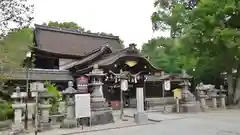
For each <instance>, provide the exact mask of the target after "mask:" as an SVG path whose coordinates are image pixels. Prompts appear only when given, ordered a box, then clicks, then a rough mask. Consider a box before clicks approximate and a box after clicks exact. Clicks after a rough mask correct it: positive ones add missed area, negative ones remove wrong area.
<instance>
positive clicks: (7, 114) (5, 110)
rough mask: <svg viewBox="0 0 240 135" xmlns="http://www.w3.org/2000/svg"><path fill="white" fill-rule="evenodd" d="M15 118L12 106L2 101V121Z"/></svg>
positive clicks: (0, 107)
mask: <svg viewBox="0 0 240 135" xmlns="http://www.w3.org/2000/svg"><path fill="white" fill-rule="evenodd" d="M12 118H13V109H12V107H11V104H9V103H7V102H5V101H0V121H4V120H8V119H12Z"/></svg>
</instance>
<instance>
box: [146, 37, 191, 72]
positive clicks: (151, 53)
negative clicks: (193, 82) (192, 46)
mask: <svg viewBox="0 0 240 135" xmlns="http://www.w3.org/2000/svg"><path fill="white" fill-rule="evenodd" d="M184 51H185V50H184V48H182V46H180V45H179V41H178V40H177V39H172V38H164V37H160V38H156V39H152V40H149V41H148V43H145V44H144V45H143V46H142V51H141V52H142V54H143V55H147V56H148V57H149V60H150V62H151V63H153V64H154V65H155V66H157V67H159V68H162V69H163V70H164V71H166V72H170V73H179V72H181V69H182V68H184V69H186V70H192V69H193V68H195V65H196V59H195V57H193V56H191V55H188V56H186V55H185V52H184Z"/></svg>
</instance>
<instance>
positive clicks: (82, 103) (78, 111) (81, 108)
mask: <svg viewBox="0 0 240 135" xmlns="http://www.w3.org/2000/svg"><path fill="white" fill-rule="evenodd" d="M75 116H76V118H85V117H91V107H90V94H76V95H75Z"/></svg>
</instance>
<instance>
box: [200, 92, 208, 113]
mask: <svg viewBox="0 0 240 135" xmlns="http://www.w3.org/2000/svg"><path fill="white" fill-rule="evenodd" d="M199 92H200V93H199V94H200V95H199V98H200V103H201V108H202V110H203V111H206V110H207V104H206V94H205V92H204V91H199Z"/></svg>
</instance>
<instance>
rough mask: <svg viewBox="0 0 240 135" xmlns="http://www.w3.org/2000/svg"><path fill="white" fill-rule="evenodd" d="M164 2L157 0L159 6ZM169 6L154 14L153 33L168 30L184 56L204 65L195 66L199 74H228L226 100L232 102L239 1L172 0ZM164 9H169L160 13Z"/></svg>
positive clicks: (159, 8)
mask: <svg viewBox="0 0 240 135" xmlns="http://www.w3.org/2000/svg"><path fill="white" fill-rule="evenodd" d="M163 2H164V0H158V3H163ZM190 2H192V1H190ZM168 3H170V4H165V5H166V6H165V7H163V6H160V7H158V8H157V11H156V12H154V13H153V16H152V21H153V24H154V26H155V27H154V28H155V30H157V28H169V29H171V33H172V34H171V35H172V37H178V38H179V41H180V44H181V46H182V47H183V48H184V49H185V50H187V51H186V52H187V53H185V55H186V56H188V55H189V54H194V56H195V57H196V58H197V60H198V61H197V65H198V66H200V65H203V66H201V68H198V66H197V69H199V70H202V73H204V71H206V70H207V69H211V70H212V71H214V72H213V73H214V74H216V73H218V74H219V73H221V72H224V71H227V72H228V99H233V88H234V87H233V76H232V69H237V68H238V67H240V66H239V43H240V40H239V39H240V38H239V35H240V33H239V24H237V23H236V22H237V21H239V20H240V15H239V13H240V12H239V11H240V6H239V2H238V1H236V0H228V1H222V0H211V1H207V0H201V1H199V2H198V3H196V2H195V3H194V2H192V3H194V4H190V5H189V3H187V4H186V3H184V2H183V1H181V0H171V1H170V2H169V1H168ZM156 5H158V4H156ZM162 5H163V4H162ZM186 5H187V6H186ZM164 8H165V9H168V10H166V11H162V9H164ZM238 71H239V72H240V68H239V70H238ZM239 83H240V81H239ZM239 87H240V84H239ZM239 90H240V88H239ZM235 93H236V92H235Z"/></svg>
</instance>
